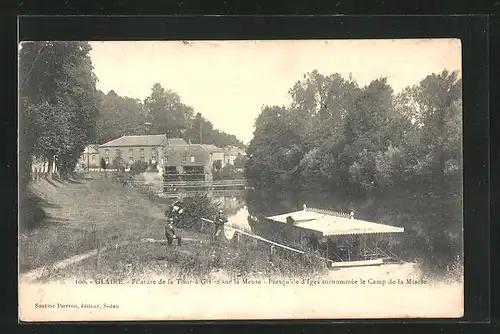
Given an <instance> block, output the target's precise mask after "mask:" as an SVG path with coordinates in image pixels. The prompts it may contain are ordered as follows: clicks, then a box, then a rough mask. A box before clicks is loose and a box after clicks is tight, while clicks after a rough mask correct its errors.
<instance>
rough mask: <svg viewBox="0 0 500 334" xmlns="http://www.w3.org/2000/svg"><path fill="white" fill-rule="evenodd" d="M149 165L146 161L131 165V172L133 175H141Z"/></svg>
mask: <svg viewBox="0 0 500 334" xmlns="http://www.w3.org/2000/svg"><path fill="white" fill-rule="evenodd" d="M148 167H149V165H148V163H147V162H145V161H140V160H139V161H136V162H134V163H133V164H132V165H130V171H131V172H132V174H134V175H135V174H139V173H142V172H145V171H146V170H147V169H148Z"/></svg>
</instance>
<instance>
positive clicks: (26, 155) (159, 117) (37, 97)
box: [19, 41, 244, 189]
mask: <svg viewBox="0 0 500 334" xmlns="http://www.w3.org/2000/svg"><path fill="white" fill-rule="evenodd" d="M90 51H91V46H90V45H89V43H87V42H73V41H71V42H62V41H61V42H60V41H57V42H45V41H36V42H23V43H22V44H21V45H20V49H19V129H20V134H19V166H20V180H21V183H20V184H21V186H22V187H23V189H24V188H25V187H26V185H27V184H29V181H30V180H31V177H32V176H31V168H32V163H33V161H34V160H35V159H37V160H41V161H45V162H48V165H49V175H50V174H51V173H52V165H53V164H55V165H56V166H57V169H58V172H59V173H60V174H62V175H65V174H67V173H69V172H71V171H73V170H74V168H75V166H76V163H77V161H78V158H79V157H80V155H81V154H82V153H83V150H84V148H85V147H86V146H87V145H89V144H94V143H97V144H102V143H105V142H107V141H110V140H113V139H116V138H118V137H120V136H123V135H144V134H166V135H167V136H169V137H178V136H181V137H185V138H188V139H191V141H192V142H193V143H198V142H199V141H200V139H199V138H200V132H202V136H203V143H204V144H216V145H218V146H226V145H235V146H238V147H242V148H244V145H243V143H241V142H240V141H239V140H238V139H237V138H236V137H235V136H234V135H229V134H227V133H224V132H221V131H219V130H217V129H214V126H213V124H212V123H211V122H209V121H208V120H206V119H205V118H203V117H202V115H201V114H200V113H197V114H196V115H195V113H194V110H193V108H192V107H190V106H187V105H185V104H184V103H182V101H181V98H180V96H179V95H178V94H177V93H175V92H173V91H171V90H168V89H164V88H163V87H162V86H161V85H160V84H158V83H156V84H154V85H153V87H152V90H151V94H150V95H149V96H148V97H147V98H146V99H145V100H144V101H143V102H141V101H140V100H137V99H133V98H129V97H121V96H118V95H117V94H116V93H115V92H114V91H110V92H108V93H107V94H105V93H103V92H101V91H99V90H97V89H96V83H97V80H98V79H97V77H96V76H95V74H94V69H93V66H92V61H91V58H90ZM148 124H149V125H148ZM200 129H201V131H200Z"/></svg>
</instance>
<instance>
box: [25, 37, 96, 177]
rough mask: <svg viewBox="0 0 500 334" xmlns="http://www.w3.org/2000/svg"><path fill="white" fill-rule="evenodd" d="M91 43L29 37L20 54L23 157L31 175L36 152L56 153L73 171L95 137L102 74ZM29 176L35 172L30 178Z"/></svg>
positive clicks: (60, 163)
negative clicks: (97, 72) (31, 39)
mask: <svg viewBox="0 0 500 334" xmlns="http://www.w3.org/2000/svg"><path fill="white" fill-rule="evenodd" d="M90 50H91V48H90V45H89V44H88V43H86V42H24V43H23V44H22V45H21V49H20V53H19V58H20V59H19V68H20V71H19V72H20V73H19V75H20V87H19V90H20V96H21V103H20V109H21V110H20V127H21V128H22V130H23V131H22V132H21V136H20V137H21V138H20V142H21V143H22V144H21V145H20V146H21V147H22V148H21V150H20V160H21V161H20V162H21V165H22V166H23V170H22V172H23V174H24V175H25V176H26V175H29V173H30V171H31V168H29V167H28V166H29V165H30V164H31V159H32V158H33V157H39V158H43V159H47V160H48V161H49V174H50V173H51V172H52V169H51V167H52V162H53V159H54V157H55V158H56V159H57V161H56V163H57V165H58V167H59V170H60V171H61V173H63V174H64V173H66V172H68V171H70V170H72V169H73V168H74V166H75V164H76V162H77V160H78V157H79V155H80V154H81V152H82V151H83V149H84V147H85V145H86V144H88V143H89V142H90V141H92V140H93V139H94V138H95V131H94V130H95V121H96V118H97V98H96V88H95V84H96V80H97V79H96V77H95V75H94V73H93V67H92V62H91V60H90V56H89V52H90ZM27 179H29V176H28V177H27Z"/></svg>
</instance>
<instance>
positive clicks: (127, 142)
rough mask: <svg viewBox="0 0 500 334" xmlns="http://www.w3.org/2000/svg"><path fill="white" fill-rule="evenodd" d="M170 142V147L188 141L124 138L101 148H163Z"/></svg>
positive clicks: (151, 136)
mask: <svg viewBox="0 0 500 334" xmlns="http://www.w3.org/2000/svg"><path fill="white" fill-rule="evenodd" d="M167 142H168V145H182V144H186V141H185V140H184V139H182V138H168V139H167V137H166V136H165V135H146V136H122V137H120V138H117V139H115V140H112V141H110V142H107V143H105V144H102V145H101V146H100V147H120V146H162V145H164V144H165V143H167Z"/></svg>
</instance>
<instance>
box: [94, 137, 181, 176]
mask: <svg viewBox="0 0 500 334" xmlns="http://www.w3.org/2000/svg"><path fill="white" fill-rule="evenodd" d="M172 145H187V143H186V141H185V140H184V139H182V138H167V136H166V135H145V136H123V137H120V138H117V139H115V140H112V141H110V142H107V143H105V144H103V145H101V146H99V156H100V159H101V158H104V160H105V161H106V163H107V164H108V165H110V166H113V162H114V161H115V159H117V158H121V159H122V162H123V164H124V165H126V166H130V165H132V164H133V163H134V162H136V161H144V162H147V163H152V164H158V168H159V170H161V169H162V162H163V156H164V150H165V147H169V146H172ZM100 159H99V160H100Z"/></svg>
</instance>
